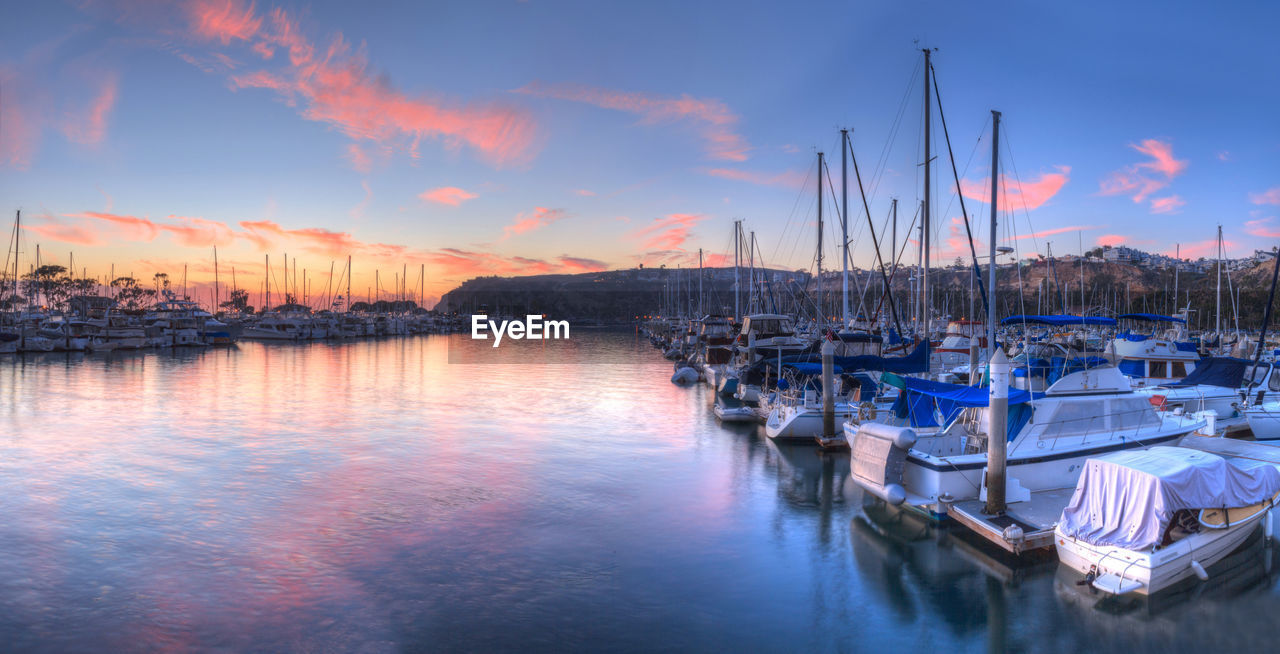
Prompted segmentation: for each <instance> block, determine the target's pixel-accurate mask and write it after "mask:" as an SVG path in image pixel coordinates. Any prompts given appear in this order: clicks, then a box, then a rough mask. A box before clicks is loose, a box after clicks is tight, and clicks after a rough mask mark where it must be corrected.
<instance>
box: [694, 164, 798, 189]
mask: <svg viewBox="0 0 1280 654" xmlns="http://www.w3.org/2000/svg"><path fill="white" fill-rule="evenodd" d="M707 174H708V175H711V176H712V177H723V178H724V179H732V180H735V181H739V182H747V183H750V184H756V185H758V186H782V187H786V188H800V186H801V185H802V184H804V178H803V177H801V176H800V174H799V173H796V172H794V171H787V172H784V173H778V174H777V175H773V174H770V173H758V172H751V171H747V170H733V169H730V168H712V169H711V170H708V171H707Z"/></svg>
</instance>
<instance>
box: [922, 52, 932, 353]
mask: <svg viewBox="0 0 1280 654" xmlns="http://www.w3.org/2000/svg"><path fill="white" fill-rule="evenodd" d="M931 55H932V52H931V51H930V50H929V48H925V49H924V209H923V212H922V213H921V228H920V229H921V236H922V238H923V242H922V243H921V244H920V247H921V248H923V251H924V254H923V255H922V258H923V263H922V265H923V267H924V270H923V271H922V272H921V275H922V277H921V280H920V289H921V290H920V294H921V296H922V297H921V300H920V302H921V309H922V311H923V312H924V315H923V316H922V320H923V321H924V337H925V338H926V339H927V338H929V327H930V318H931V317H932V316H931V314H932V312H931V311H930V310H929V239H930V237H931V236H932V234H931V230H930V227H929V194H930V188H929V183H930V181H931V180H930V177H929V168H930V160H931V159H932V158H933V156H932V154H931V152H930V145H931V143H930V140H929V138H930V137H929V118H930V114H931V113H932V111H930V108H929V99H930V98H929V90H930V89H929V75H930V73H931V71H932V70H933V64H932V63H931V62H930V56H931Z"/></svg>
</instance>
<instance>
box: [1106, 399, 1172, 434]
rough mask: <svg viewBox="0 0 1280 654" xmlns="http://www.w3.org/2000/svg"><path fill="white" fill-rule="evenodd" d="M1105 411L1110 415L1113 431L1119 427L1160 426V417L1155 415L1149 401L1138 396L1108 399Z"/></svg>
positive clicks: (1153, 427)
mask: <svg viewBox="0 0 1280 654" xmlns="http://www.w3.org/2000/svg"><path fill="white" fill-rule="evenodd" d="M1107 413H1108V415H1109V416H1110V417H1111V425H1110V428H1111V429H1112V430H1113V431H1115V430H1120V429H1137V430H1141V429H1144V428H1151V429H1155V428H1157V427H1159V426H1160V417H1159V416H1157V415H1156V412H1155V409H1153V408H1152V406H1151V403H1150V402H1149V401H1147V400H1144V399H1142V398H1138V397H1126V398H1121V399H1115V400H1109V401H1108V403H1107Z"/></svg>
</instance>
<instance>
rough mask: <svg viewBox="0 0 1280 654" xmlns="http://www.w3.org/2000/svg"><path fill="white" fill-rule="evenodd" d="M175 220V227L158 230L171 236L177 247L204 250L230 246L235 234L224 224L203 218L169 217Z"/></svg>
mask: <svg viewBox="0 0 1280 654" xmlns="http://www.w3.org/2000/svg"><path fill="white" fill-rule="evenodd" d="M169 219H170V220H176V221H178V222H179V224H176V225H172V224H169V225H159V228H160V229H162V230H164V231H166V232H169V233H170V234H173V238H174V240H175V241H177V242H178V244H179V245H182V246H185V247H189V248H206V247H212V246H214V245H223V246H226V245H231V244H232V243H233V242H234V241H235V240H236V234H235V232H233V231H232V230H231V228H230V227H228V226H227V225H226V224H225V223H220V222H217V221H213V220H205V219H204V218H188V217H185V216H169Z"/></svg>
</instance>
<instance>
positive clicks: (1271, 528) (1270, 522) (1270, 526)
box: [1264, 508, 1276, 542]
mask: <svg viewBox="0 0 1280 654" xmlns="http://www.w3.org/2000/svg"><path fill="white" fill-rule="evenodd" d="M1266 523H1267V526H1266V529H1264V531H1265V532H1266V534H1267V542H1271V537H1272V535H1274V533H1275V530H1276V525H1275V516H1274V515H1272V514H1271V509H1269V508H1268V509H1267V517H1266Z"/></svg>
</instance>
